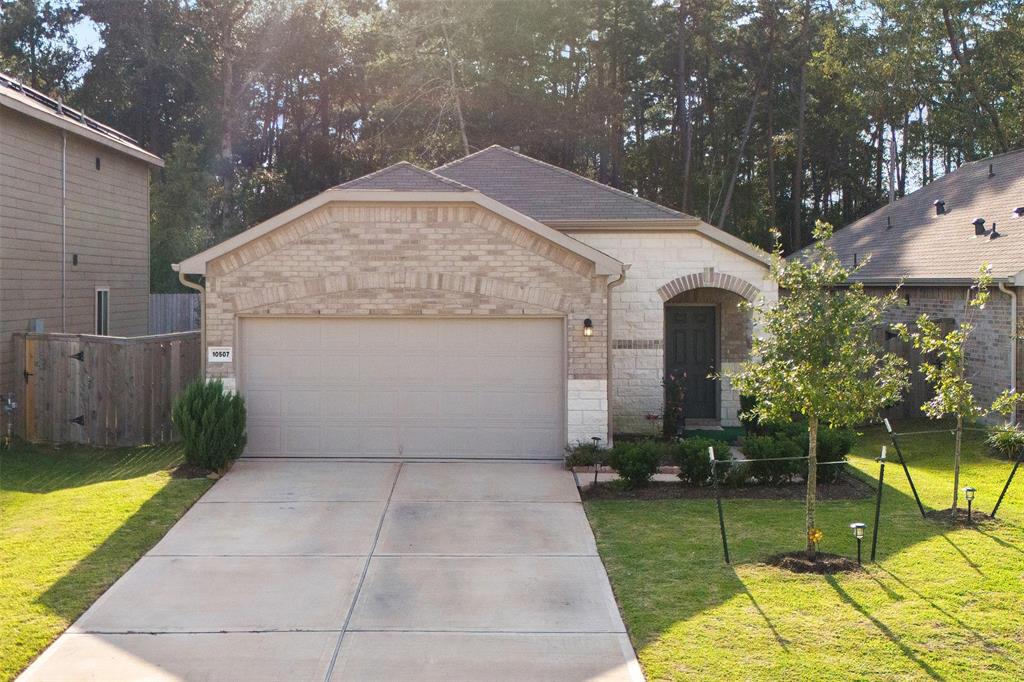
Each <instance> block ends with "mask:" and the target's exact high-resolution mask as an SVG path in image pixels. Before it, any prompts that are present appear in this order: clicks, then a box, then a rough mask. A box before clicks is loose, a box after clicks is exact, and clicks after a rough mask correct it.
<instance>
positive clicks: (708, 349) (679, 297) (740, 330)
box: [661, 272, 757, 430]
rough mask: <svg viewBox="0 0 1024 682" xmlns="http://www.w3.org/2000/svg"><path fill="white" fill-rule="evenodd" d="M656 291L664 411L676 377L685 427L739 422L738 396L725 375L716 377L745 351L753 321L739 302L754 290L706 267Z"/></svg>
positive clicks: (740, 359)
mask: <svg viewBox="0 0 1024 682" xmlns="http://www.w3.org/2000/svg"><path fill="white" fill-rule="evenodd" d="M661 291H662V292H664V293H663V299H664V301H665V309H664V315H665V318H664V320H665V339H664V349H665V365H664V371H665V384H666V396H665V397H666V413H668V412H669V408H670V407H671V404H670V403H671V395H672V392H671V391H672V388H671V386H672V384H673V382H681V384H682V386H683V389H684V398H683V414H684V417H685V424H686V427H687V428H705V427H715V426H736V425H738V424H739V412H740V402H739V395H738V394H736V393H735V392H734V391H732V390H731V388H730V387H729V386H728V379H727V378H723V379H718V378H716V377H717V376H724V375H727V374H728V373H729V372H730V371H732V370H734V369H735V368H737V367H738V365H739V364H740V363H742V362H743V361H745V360H746V359H747V358H748V357H749V356H750V344H751V338H752V335H753V321H752V315H751V313H750V310H748V309H747V308H745V307H744V306H743V305H742V304H743V303H744V301H749V300H753V298H754V297H755V295H756V293H757V289H756V288H754V287H753V286H752V285H750V284H749V283H747V282H744V281H743V280H740V279H738V278H735V277H731V276H729V275H716V274H715V273H713V272H706V273H702V274H697V275H690V276H687V277H686V278H680V280H676V281H675V282H672V283H670V284H669V285H666V286H665V287H662V290H661ZM665 294H670V296H668V297H667V298H666V297H665ZM723 383H724V384H725V385H723ZM665 423H666V428H667V429H669V430H671V429H672V428H673V420H672V419H670V418H669V419H666V422H665Z"/></svg>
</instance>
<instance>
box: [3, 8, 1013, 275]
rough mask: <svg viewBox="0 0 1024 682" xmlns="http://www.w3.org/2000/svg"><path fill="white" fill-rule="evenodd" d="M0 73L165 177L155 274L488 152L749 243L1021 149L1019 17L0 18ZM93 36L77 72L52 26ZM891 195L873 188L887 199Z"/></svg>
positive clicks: (787, 239) (76, 58) (396, 12)
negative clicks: (89, 120) (415, 173)
mask: <svg viewBox="0 0 1024 682" xmlns="http://www.w3.org/2000/svg"><path fill="white" fill-rule="evenodd" d="M0 12H2V23H0V66H2V68H3V69H5V70H7V71H9V72H13V73H14V74H15V75H16V76H18V77H20V78H22V79H24V80H25V81H26V82H28V83H29V84H31V85H33V86H34V87H36V88H38V89H41V90H43V91H47V92H57V91H60V92H62V93H63V95H64V97H65V99H66V100H68V101H70V102H71V103H72V104H74V105H76V106H78V107H80V108H82V109H83V110H84V111H85V112H86V113H88V114H90V115H92V116H94V117H95V118H98V119H100V120H103V121H105V122H107V123H110V124H111V125H114V126H115V127H117V128H120V129H121V130H124V131H125V132H126V133H128V134H129V135H132V136H133V137H135V138H137V139H138V140H139V141H140V143H141V144H143V145H144V146H146V147H147V148H149V149H151V150H153V151H154V152H156V153H157V154H160V155H163V156H164V157H165V158H166V159H167V167H166V168H165V169H164V170H163V172H162V173H161V174H160V176H159V177H158V178H156V182H155V186H154V194H153V212H154V221H153V240H154V249H153V258H154V263H153V280H154V287H155V288H157V289H169V288H173V287H174V286H175V283H174V280H173V278H172V276H171V273H170V272H169V270H168V269H167V263H168V262H170V261H174V260H179V259H180V258H182V257H183V256H184V255H187V254H189V253H191V252H194V251H195V250H198V249H199V248H201V247H202V246H205V245H207V244H209V243H211V242H213V241H217V240H219V239H222V238H224V237H226V236H229V235H231V234H234V233H236V232H238V231H239V230H241V229H244V228H245V227H246V226H248V225H251V224H252V223H254V222H257V221H259V220H261V219H264V218H266V217H268V216H270V215H272V214H274V213H276V212H279V211H281V210H283V209H285V208H287V207H289V206H291V205H293V204H294V203H296V202H298V201H300V200H302V199H305V198H308V197H309V196H311V195H313V194H316V193H317V192H319V191H321V190H323V189H325V188H327V187H330V186H332V185H334V184H337V183H339V182H343V181H345V180H347V179H350V178H353V177H356V176H359V175H362V174H364V173H366V172H368V171H371V170H374V169H377V168H380V167H382V166H384V165H387V164H389V163H393V162H395V161H398V160H402V159H405V160H409V161H412V162H414V163H417V164H419V165H422V166H425V167H432V166H434V165H437V164H440V163H443V162H445V161H449V160H451V159H453V158H456V157H458V156H461V155H463V154H464V153H466V152H467V151H473V150H476V149H480V148H483V147H485V146H487V145H489V144H494V143H498V144H503V145H506V146H518V147H519V148H520V149H521V150H522V151H523V152H524V153H527V154H530V155H531V156H536V157H538V158H541V159H544V160H546V161H549V162H551V163H555V164H557V165H560V166H563V167H566V168H570V169H572V170H575V171H577V172H580V173H583V174H585V175H588V176H590V177H593V178H595V179H597V180H600V181H601V182H605V183H608V184H611V185H614V186H616V187H619V188H622V189H625V190H627V191H634V192H637V193H638V194H640V195H641V196H644V197H646V198H648V199H652V200H654V201H657V202H660V203H663V204H666V205H668V206H672V207H675V208H678V209H681V210H684V211H686V212H688V213H691V214H693V215H697V216H700V217H701V218H703V219H704V220H706V221H708V222H710V223H712V224H715V225H719V226H722V227H723V228H725V229H727V230H729V231H730V232H733V233H735V234H737V235H740V236H742V237H744V238H746V239H748V240H750V241H752V242H755V243H758V244H761V245H767V244H769V243H770V240H771V239H770V232H771V230H772V229H774V228H778V229H779V230H780V231H781V232H782V234H783V241H784V244H785V247H786V249H787V250H792V249H795V248H797V247H799V246H802V245H803V244H805V243H807V241H808V240H809V239H810V231H811V228H812V226H813V225H814V222H815V220H816V219H818V218H822V219H825V220H828V221H831V222H833V223H835V224H837V225H842V224H845V223H847V222H849V221H851V220H853V219H855V218H857V217H859V216H862V215H864V214H866V213H868V212H870V211H872V210H874V209H875V208H877V207H878V206H879V205H880V204H882V203H884V202H885V201H887V200H888V198H889V193H890V191H891V192H892V193H893V194H894V195H895V196H897V197H898V196H901V195H903V194H904V193H906V192H908V191H911V190H912V189H913V188H914V187H916V186H918V185H920V184H923V183H927V182H930V181H931V180H933V179H934V178H936V177H939V176H941V175H942V174H944V173H946V172H949V171H950V170H952V169H953V168H955V167H956V166H957V165H959V164H961V163H963V162H965V161H968V160H972V159H976V158H980V157H983V156H987V155H990V154H995V153H1000V152H1004V151H1007V150H1009V149H1012V148H1015V147H1021V146H1024V106H1022V102H1024V0H996V1H992V2H980V1H975V0H958V1H957V2H952V1H951V0H924V1H923V2H915V1H911V0H828V1H826V0H731V1H726V0H386V1H385V0H81V1H80V2H76V1H75V0H0ZM82 18H88V19H91V20H92V21H93V22H95V23H96V24H97V26H98V27H99V30H100V36H101V44H100V45H99V46H98V48H97V49H96V50H95V51H93V52H90V53H87V54H83V53H81V52H80V51H79V49H78V48H77V46H76V44H75V41H74V39H73V36H72V32H71V27H72V26H74V25H75V24H76V22H78V21H80V20H81V19H82ZM890 175H891V176H892V177H891V181H890Z"/></svg>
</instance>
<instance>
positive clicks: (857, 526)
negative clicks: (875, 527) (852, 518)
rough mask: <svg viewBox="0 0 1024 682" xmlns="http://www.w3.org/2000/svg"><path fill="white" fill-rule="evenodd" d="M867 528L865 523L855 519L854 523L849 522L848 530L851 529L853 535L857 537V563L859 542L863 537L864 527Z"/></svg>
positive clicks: (858, 559)
mask: <svg viewBox="0 0 1024 682" xmlns="http://www.w3.org/2000/svg"><path fill="white" fill-rule="evenodd" d="M865 528H867V524H864V523H861V522H860V521H857V522H856V523H851V524H850V530H852V531H853V537H854V538H856V539H857V564H858V565H859V564H860V543H861V541H862V540H863V539H864V529H865Z"/></svg>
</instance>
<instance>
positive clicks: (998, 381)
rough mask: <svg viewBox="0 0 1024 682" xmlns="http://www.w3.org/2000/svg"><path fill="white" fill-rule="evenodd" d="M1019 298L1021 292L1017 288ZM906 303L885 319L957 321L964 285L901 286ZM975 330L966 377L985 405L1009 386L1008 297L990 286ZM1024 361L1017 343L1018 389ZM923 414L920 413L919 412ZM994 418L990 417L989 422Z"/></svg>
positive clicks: (1022, 322)
mask: <svg viewBox="0 0 1024 682" xmlns="http://www.w3.org/2000/svg"><path fill="white" fill-rule="evenodd" d="M867 291H868V292H871V293H876V294H881V293H883V292H886V291H888V290H887V289H883V288H878V287H868V288H867ZM1017 291H1018V299H1019V297H1020V295H1021V293H1024V292H1021V291H1020V290H1019V289H1018V290H1017ZM902 293H903V295H904V300H905V305H903V306H900V307H898V308H893V309H890V310H889V311H888V313H887V314H886V316H885V320H886V322H888V323H889V324H894V323H897V322H904V323H907V324H913V323H914V321H915V320H916V319H917V318H918V316H919V315H921V314H922V313H925V314H927V315H928V316H930V317H931V318H932V319H936V320H938V319H951V320H953V321H955V323H956V324H960V323H962V322H963V320H964V300H965V296H966V294H967V289H966V287H915V286H905V287H903V289H902ZM1022 303H1024V301H1022V300H1018V311H1017V315H1018V323H1017V324H1018V336H1019V335H1020V333H1021V331H1024V315H1022V313H1024V311H1022V310H1021V309H1020V308H1021V307H1022ZM973 314H974V319H973V324H974V332H973V333H972V338H971V341H970V342H969V343H968V346H967V377H968V380H969V381H970V382H971V383H972V384H973V385H974V395H975V397H976V398H977V400H978V401H979V403H980V404H981V405H983V406H985V407H988V406H990V405H991V404H992V400H994V399H995V397H996V396H997V395H999V393H1001V392H1002V391H1004V390H1006V389H1007V388H1009V387H1010V378H1009V375H1010V359H1009V354H1010V297H1009V296H1007V295H1006V294H1004V293H1002V292H1000V291H998V290H997V289H995V288H993V289H992V293H991V296H990V298H989V301H988V303H987V304H986V305H985V308H984V309H983V310H977V309H974V313H973ZM1022 360H1024V355H1022V353H1021V350H1020V343H1017V390H1021V387H1022V386H1024V372H1022V368H1021V362H1022ZM921 416H922V417H923V416H924V415H923V413H922V414H921ZM993 419H996V417H990V418H989V419H988V420H987V421H992V420H993Z"/></svg>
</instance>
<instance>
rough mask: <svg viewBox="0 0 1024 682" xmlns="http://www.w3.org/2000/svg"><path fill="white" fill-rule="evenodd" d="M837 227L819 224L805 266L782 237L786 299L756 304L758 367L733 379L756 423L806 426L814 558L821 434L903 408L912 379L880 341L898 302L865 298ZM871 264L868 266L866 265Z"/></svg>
mask: <svg viewBox="0 0 1024 682" xmlns="http://www.w3.org/2000/svg"><path fill="white" fill-rule="evenodd" d="M831 236H832V226H831V225H829V224H828V223H823V222H821V221H819V222H818V223H817V225H816V226H815V228H814V239H815V245H814V247H813V249H812V251H811V252H810V253H809V254H808V255H807V257H806V258H803V259H799V258H798V259H792V260H789V261H786V260H783V259H782V256H781V244H780V243H779V242H780V235H778V234H776V253H775V256H774V258H773V259H772V269H771V273H772V278H773V279H775V281H776V282H778V285H779V291H782V292H785V293H784V295H782V296H781V297H780V299H779V302H778V304H777V305H775V306H774V307H769V306H767V305H766V304H765V303H764V302H763V301H761V302H758V303H755V304H752V306H751V307H752V308H753V309H754V311H755V313H756V314H757V316H758V319H759V321H760V324H761V326H762V333H761V334H759V335H758V336H757V338H755V339H754V343H753V348H752V351H751V358H752V359H751V360H749V361H747V362H745V363H743V365H742V366H741V367H740V369H739V371H738V372H737V373H735V374H734V375H732V376H731V377H730V379H731V381H732V385H733V387H734V388H735V389H736V390H738V391H740V393H741V394H743V395H747V396H750V397H752V398H754V400H755V402H754V406H753V407H752V408H751V409H750V411H749V412H748V413H747V414H746V415H745V416H747V417H749V418H752V419H755V420H756V421H759V422H762V423H765V422H778V421H788V420H790V419H792V418H793V417H794V415H801V416H802V417H804V418H806V419H807V426H808V439H809V441H808V461H807V510H806V512H807V513H806V524H807V532H808V540H807V551H808V552H809V553H811V554H813V553H814V551H815V548H814V543H813V542H812V541H811V539H810V531H811V529H812V528H814V527H815V524H814V513H815V502H816V492H817V491H816V486H817V463H818V426H819V424H821V423H825V424H830V425H833V426H849V425H854V424H858V423H861V422H863V421H864V420H866V419H868V418H870V417H872V416H874V415H875V414H876V413H877V412H878V411H879V409H881V408H882V407H883V406H885V405H886V404H888V403H891V402H894V401H895V400H897V399H898V398H899V397H900V395H901V394H902V393H903V391H904V390H905V389H906V386H907V376H908V374H909V371H908V369H907V363H906V361H905V360H903V359H902V358H899V357H897V356H896V355H893V354H892V353H888V352H886V351H885V350H884V349H882V348H881V347H880V346H879V345H878V344H877V343H876V342H875V341H874V329H875V327H876V325H879V324H882V315H883V313H884V312H885V310H886V309H887V308H889V307H891V306H893V305H895V304H896V303H897V302H898V296H897V292H896V291H893V292H891V293H889V294H888V295H886V296H873V295H870V294H867V293H865V291H864V287H863V285H862V284H861V283H859V282H856V281H852V278H853V277H854V276H855V275H856V273H857V271H858V270H859V269H860V268H861V267H864V263H862V264H861V265H860V267H854V268H853V269H849V268H847V267H846V266H844V265H843V263H842V262H841V261H840V260H839V256H838V255H837V254H836V252H835V251H834V250H832V248H830V247H829V246H828V244H827V243H826V242H827V240H828V238H829V237H831ZM865 262H866V261H865Z"/></svg>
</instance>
